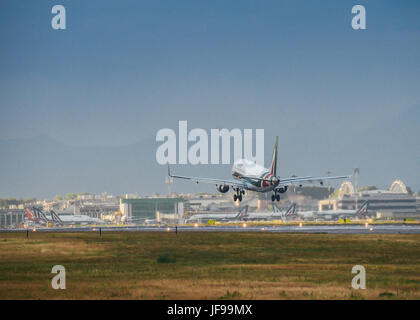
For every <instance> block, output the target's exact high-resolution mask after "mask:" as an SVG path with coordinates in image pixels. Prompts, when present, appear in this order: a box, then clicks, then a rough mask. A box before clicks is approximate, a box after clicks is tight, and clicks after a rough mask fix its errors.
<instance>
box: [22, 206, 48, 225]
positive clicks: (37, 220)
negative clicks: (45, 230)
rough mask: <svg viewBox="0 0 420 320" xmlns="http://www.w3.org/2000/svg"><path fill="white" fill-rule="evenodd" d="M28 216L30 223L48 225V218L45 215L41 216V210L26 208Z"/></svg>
mask: <svg viewBox="0 0 420 320" xmlns="http://www.w3.org/2000/svg"><path fill="white" fill-rule="evenodd" d="M25 212H26V216H27V217H28V221H30V222H32V223H34V224H37V225H38V224H39V225H44V226H45V225H46V224H47V222H48V221H47V218H46V217H45V215H40V214H39V213H40V210H38V209H37V208H36V207H33V208H32V209H29V208H25Z"/></svg>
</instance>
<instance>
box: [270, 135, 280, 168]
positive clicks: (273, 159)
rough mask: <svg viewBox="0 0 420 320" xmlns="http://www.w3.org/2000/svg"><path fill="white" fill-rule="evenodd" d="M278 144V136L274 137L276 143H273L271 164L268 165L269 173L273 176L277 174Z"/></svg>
mask: <svg viewBox="0 0 420 320" xmlns="http://www.w3.org/2000/svg"><path fill="white" fill-rule="evenodd" d="M278 146H279V137H278V136H277V137H276V143H275V144H274V150H273V158H272V159H271V165H270V173H271V174H272V175H273V176H277V150H278Z"/></svg>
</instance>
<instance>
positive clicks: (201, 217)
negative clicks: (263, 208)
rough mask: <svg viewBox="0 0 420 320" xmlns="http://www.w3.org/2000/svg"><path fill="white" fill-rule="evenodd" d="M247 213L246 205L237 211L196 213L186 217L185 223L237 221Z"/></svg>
mask: <svg viewBox="0 0 420 320" xmlns="http://www.w3.org/2000/svg"><path fill="white" fill-rule="evenodd" d="M247 214H248V206H244V207H242V208H240V209H239V211H238V212H237V213H198V214H194V215H192V216H191V217H189V218H188V219H187V221H186V222H187V223H192V222H203V221H208V220H217V221H224V222H226V221H239V220H243V219H244V218H245V217H246V216H247Z"/></svg>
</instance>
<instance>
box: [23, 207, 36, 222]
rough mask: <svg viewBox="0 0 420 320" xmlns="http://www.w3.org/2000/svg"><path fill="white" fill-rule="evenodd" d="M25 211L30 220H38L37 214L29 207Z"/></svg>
mask: <svg viewBox="0 0 420 320" xmlns="http://www.w3.org/2000/svg"><path fill="white" fill-rule="evenodd" d="M25 211H26V215H27V217H28V219H29V220H32V221H33V220H36V217H35V214H34V213H33V212H32V211H31V210H30V209H29V208H25Z"/></svg>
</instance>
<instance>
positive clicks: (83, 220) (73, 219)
mask: <svg viewBox="0 0 420 320" xmlns="http://www.w3.org/2000/svg"><path fill="white" fill-rule="evenodd" d="M50 215H51V219H52V221H53V222H54V223H55V224H58V225H65V224H101V223H104V221H102V220H101V219H98V218H92V217H89V216H87V215H81V214H79V215H73V214H68V215H66V214H64V215H63V214H62V215H58V214H57V213H55V211H53V210H50Z"/></svg>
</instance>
